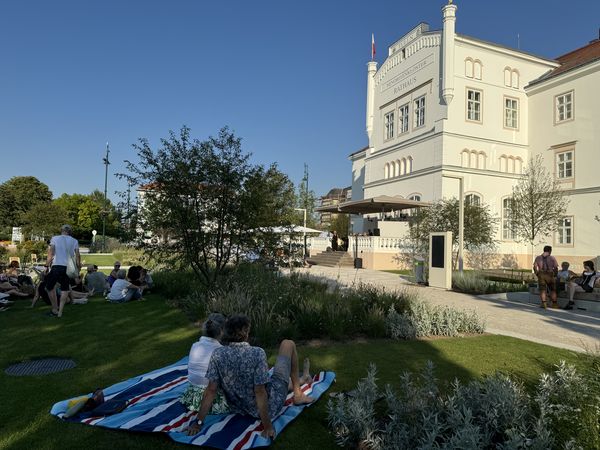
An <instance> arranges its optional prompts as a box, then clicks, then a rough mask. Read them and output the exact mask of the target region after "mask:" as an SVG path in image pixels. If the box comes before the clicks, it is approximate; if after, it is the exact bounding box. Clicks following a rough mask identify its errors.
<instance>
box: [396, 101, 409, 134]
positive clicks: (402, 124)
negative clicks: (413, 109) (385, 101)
mask: <svg viewBox="0 0 600 450" xmlns="http://www.w3.org/2000/svg"><path fill="white" fill-rule="evenodd" d="M407 131H408V103H407V104H406V105H402V106H401V107H400V108H399V109H398V133H406V132H407Z"/></svg>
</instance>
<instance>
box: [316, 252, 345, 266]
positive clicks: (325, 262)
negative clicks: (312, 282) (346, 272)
mask: <svg viewBox="0 0 600 450" xmlns="http://www.w3.org/2000/svg"><path fill="white" fill-rule="evenodd" d="M309 261H310V263H313V264H316V265H318V266H324V267H354V259H353V258H352V256H350V255H349V254H348V252H334V251H329V252H321V253H317V254H316V255H314V256H311V257H310V258H309Z"/></svg>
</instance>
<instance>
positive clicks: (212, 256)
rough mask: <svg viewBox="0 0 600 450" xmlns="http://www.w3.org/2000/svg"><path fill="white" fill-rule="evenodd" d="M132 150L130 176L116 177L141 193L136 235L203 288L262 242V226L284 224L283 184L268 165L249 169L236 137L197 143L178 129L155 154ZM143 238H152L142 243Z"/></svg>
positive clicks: (287, 211) (286, 184) (289, 198)
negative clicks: (184, 269) (191, 273)
mask: <svg viewBox="0 0 600 450" xmlns="http://www.w3.org/2000/svg"><path fill="white" fill-rule="evenodd" d="M134 148H135V149H136V150H137V155H138V159H139V161H138V162H135V163H134V162H131V161H126V165H127V168H128V171H129V173H128V174H119V175H118V176H120V177H121V178H126V179H127V180H128V182H129V183H131V184H136V185H141V186H142V189H143V190H142V191H141V194H140V198H139V199H138V214H137V220H138V228H137V233H138V237H139V238H140V239H141V240H142V241H143V242H144V246H145V247H146V249H147V250H148V251H149V252H150V253H151V254H152V255H153V256H157V257H159V258H161V259H162V260H163V261H165V262H166V263H169V264H171V265H172V266H175V267H188V268H191V269H192V270H193V271H194V273H195V274H196V275H197V277H198V278H199V280H200V281H201V282H202V283H204V284H205V285H212V284H213V283H214V282H215V281H216V279H217V277H218V276H219V274H220V273H221V272H222V271H223V269H224V268H225V266H226V265H227V264H229V263H230V262H232V261H235V260H236V257H237V256H239V255H240V254H241V253H242V252H245V251H247V250H248V249H256V248H258V247H260V246H261V245H262V244H264V243H265V242H267V241H268V239H266V238H265V236H267V237H268V231H261V230H260V228H264V227H270V226H274V225H281V224H282V222H284V224H285V222H288V223H289V219H290V217H291V213H292V212H293V205H294V204H293V186H292V184H291V183H290V181H289V179H288V178H287V177H286V176H285V175H284V174H282V173H281V172H279V171H278V170H277V167H276V166H274V165H273V166H271V167H269V168H268V169H265V168H264V167H262V166H254V165H252V164H251V163H250V155H249V154H246V153H244V152H243V151H242V146H241V139H240V138H238V137H236V136H235V135H234V134H233V133H232V132H230V131H229V129H228V128H226V127H225V128H223V129H221V130H220V131H219V134H218V135H217V136H216V137H210V138H208V139H207V140H206V141H199V140H197V139H192V138H191V136H190V129H189V128H187V127H185V126H184V127H182V128H181V130H180V132H179V134H175V133H174V132H172V131H171V132H170V134H169V138H168V139H161V146H160V148H158V149H157V150H153V149H152V148H151V146H150V144H149V142H148V141H147V140H146V139H140V140H139V142H138V143H137V144H134ZM148 232H150V233H152V235H153V236H154V238H153V239H145V238H144V236H145V235H147V233H148ZM261 240H262V243H261V242H260V241H261Z"/></svg>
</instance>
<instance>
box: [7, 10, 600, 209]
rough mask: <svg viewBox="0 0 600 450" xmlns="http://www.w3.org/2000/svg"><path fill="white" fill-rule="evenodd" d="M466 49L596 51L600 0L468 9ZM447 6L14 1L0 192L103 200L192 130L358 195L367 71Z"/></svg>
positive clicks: (463, 26) (436, 24) (319, 190)
mask: <svg viewBox="0 0 600 450" xmlns="http://www.w3.org/2000/svg"><path fill="white" fill-rule="evenodd" d="M455 3H456V4H457V5H458V11H457V25H456V30H457V32H458V33H462V34H467V35H470V36H474V37H477V38H480V39H485V40H489V41H492V42H497V43H500V44H503V45H507V46H511V47H516V45H517V34H520V43H521V49H523V50H525V51H528V52H532V53H535V54H538V55H540V56H545V57H556V56H558V55H561V54H563V53H566V52H568V51H570V50H573V49H575V48H578V47H581V46H583V45H585V44H587V43H588V42H589V41H590V40H591V39H594V38H597V37H598V27H599V26H600V22H599V21H598V18H599V17H600V2H598V1H596V0H571V1H569V2H564V1H559V0H547V1H538V0H535V1H534V0H528V1H524V0H520V1H514V0H506V1H487V0H478V1H475V0H470V1H466V0H465V1H460V0H459V1H456V2H455ZM444 4H445V2H444V1H438V0H422V1H415V0H413V1H410V2H409V1H400V0H394V1H376V0H372V1H370V2H367V1H358V0H343V1H342V0H339V1H325V0H321V1H313V0H304V1H296V2H291V1H283V0H279V1H260V0H239V1H238V0H236V1H233V0H219V1H217V0H214V1H204V0H196V1H192V0H185V1H184V0H169V1H167V0H164V1H152V0H143V1H142V0H136V1H123V0H121V1H112V0H103V1H95V2H92V1H80V0H78V1H62V0H55V1H52V2H49V1H29V0H21V1H6V0H4V1H2V2H1V3H0V42H1V44H0V155H1V157H0V161H1V163H0V167H1V170H0V182H4V181H6V180H7V179H8V178H10V177H11V176H15V175H33V176H36V177H38V178H39V179H40V180H41V181H43V182H44V183H46V184H48V186H49V187H50V189H51V190H52V191H53V193H54V195H55V196H59V195H60V194H61V193H63V192H67V193H74V192H79V193H89V192H91V191H92V190H93V189H96V188H98V189H103V186H104V166H103V165H102V157H103V155H104V151H105V143H106V141H110V146H111V158H110V159H111V162H112V163H113V164H112V165H111V167H110V173H111V176H110V178H109V195H110V196H111V197H112V198H115V196H114V194H113V192H114V191H115V190H120V189H123V185H122V183H121V182H119V181H117V180H116V179H115V178H114V177H113V176H112V174H114V173H115V172H118V171H123V170H124V165H123V163H122V162H123V160H125V159H135V152H134V151H133V149H132V148H131V144H132V143H134V142H136V140H137V139H138V138H139V137H146V138H148V139H149V140H150V142H151V143H152V144H157V143H158V139H159V138H160V137H164V136H166V135H167V133H168V131H169V130H178V129H179V128H180V127H181V126H182V125H183V124H185V125H188V126H189V127H190V128H191V129H192V135H193V136H194V137H197V138H199V139H201V140H202V139H205V138H206V137H208V136H209V135H214V134H216V133H217V131H218V130H219V128H221V127H222V126H224V125H228V126H229V127H230V128H232V129H233V130H234V131H235V133H236V134H237V135H238V136H241V137H242V138H243V146H244V149H245V150H246V151H249V152H252V154H253V160H254V161H255V162H258V163H264V164H268V163H271V162H277V163H278V164H279V167H280V169H281V170H282V171H284V172H285V173H287V174H288V175H289V176H290V178H291V179H292V180H293V181H294V182H295V183H298V182H299V181H300V179H301V178H302V175H303V168H304V167H303V166H304V163H307V164H308V166H309V173H310V188H311V189H313V190H314V191H315V192H316V194H317V195H323V194H324V193H326V192H327V191H328V190H329V189H330V188H331V187H342V186H346V185H349V184H350V182H351V174H350V162H349V161H348V159H347V156H348V155H349V154H350V153H351V152H353V151H355V150H358V149H359V148H361V147H363V146H364V145H366V142H367V138H366V134H365V131H364V128H365V96H366V89H365V88H366V63H367V62H368V60H369V58H370V43H371V33H375V40H376V46H377V60H378V61H379V62H380V63H381V62H383V60H384V56H385V54H386V50H387V46H388V45H389V44H391V43H393V42H394V41H396V40H397V39H398V38H400V37H401V36H402V35H403V34H404V33H406V32H408V31H409V30H410V29H411V28H413V27H414V26H415V25H417V24H418V23H419V22H422V21H423V22H428V23H429V24H430V26H431V28H432V29H439V28H441V7H442V6H443V5H444Z"/></svg>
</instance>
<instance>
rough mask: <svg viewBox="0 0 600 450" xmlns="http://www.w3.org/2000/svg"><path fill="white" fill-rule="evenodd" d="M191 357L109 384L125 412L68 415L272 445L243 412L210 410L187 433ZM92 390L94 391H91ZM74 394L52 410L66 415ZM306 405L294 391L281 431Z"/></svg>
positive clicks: (214, 443) (317, 383) (239, 445)
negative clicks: (183, 399)
mask: <svg viewBox="0 0 600 450" xmlns="http://www.w3.org/2000/svg"><path fill="white" fill-rule="evenodd" d="M187 361H188V358H187V357H185V358H183V359H181V360H180V361H177V362H176V363H174V364H171V365H170V366H167V367H164V368H162V369H158V370H154V371H152V372H149V373H146V374H144V375H140V376H138V377H134V378H130V379H129V380H127V381H123V382H121V383H117V384H114V385H112V386H110V387H108V388H106V389H104V398H105V400H110V399H120V400H128V401H129V403H128V406H127V408H125V409H124V410H123V411H122V412H120V413H118V414H114V415H111V416H106V417H104V416H102V417H94V416H92V415H91V413H83V414H80V415H78V416H75V417H72V418H69V419H65V420H68V421H70V422H80V423H85V424H87V425H96V426H100V427H106V428H115V429H120V430H130V431H143V432H162V433H166V434H167V435H168V436H169V437H170V438H171V439H173V440H174V441H177V442H182V443H185V444H192V445H205V446H209V447H214V448H219V449H236V450H241V449H248V448H255V447H267V446H269V444H270V443H271V441H270V440H269V439H266V438H263V437H261V436H260V432H261V431H262V425H261V423H260V421H259V420H257V419H254V418H253V417H249V416H242V415H239V414H220V415H209V416H207V418H206V420H205V421H204V426H203V427H202V430H201V432H200V433H199V434H197V435H195V436H187V435H186V434H185V432H184V430H185V429H186V428H187V427H188V425H189V424H190V423H192V421H193V420H195V418H196V413H193V412H189V411H188V410H187V409H186V408H185V407H184V406H183V405H182V404H181V403H180V402H179V397H180V396H181V394H182V393H183V392H184V391H185V390H186V389H187V387H188V379H187ZM334 381H335V373H333V372H320V373H318V374H316V375H315V376H314V378H313V381H312V383H308V384H305V385H303V386H302V389H303V391H304V392H305V393H306V394H308V395H311V396H312V397H314V398H315V399H317V398H319V397H320V396H321V395H322V394H323V393H324V392H325V391H326V390H327V389H328V388H329V386H331V384H332V383H333V382H334ZM90 395H91V394H90ZM69 400H71V399H68V400H64V401H61V402H58V403H56V404H55V405H54V406H53V407H52V410H51V411H50V413H51V414H53V415H55V416H57V417H60V418H62V417H63V415H64V413H65V412H66V410H67V408H68V407H67V405H68V402H69ZM305 407H306V405H305V406H294V405H293V404H292V399H291V394H290V395H289V396H288V399H287V401H286V403H285V406H284V407H283V409H282V410H281V412H280V414H279V415H278V416H277V417H276V418H275V420H274V421H273V426H274V428H275V431H276V433H277V435H279V433H281V431H282V430H283V428H285V426H286V425H288V424H289V423H290V422H291V421H292V420H294V419H295V418H296V417H298V415H299V414H300V413H301V412H302V410H303V409H304V408H305Z"/></svg>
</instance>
